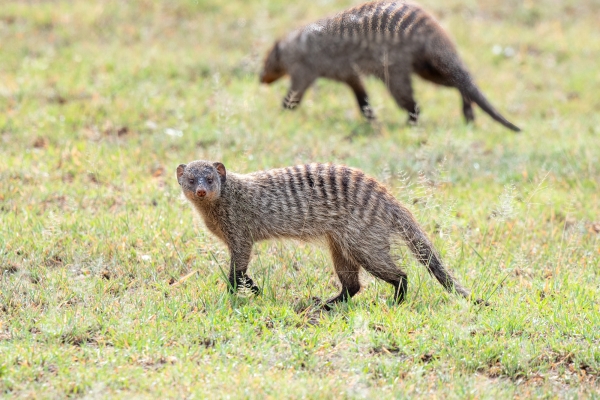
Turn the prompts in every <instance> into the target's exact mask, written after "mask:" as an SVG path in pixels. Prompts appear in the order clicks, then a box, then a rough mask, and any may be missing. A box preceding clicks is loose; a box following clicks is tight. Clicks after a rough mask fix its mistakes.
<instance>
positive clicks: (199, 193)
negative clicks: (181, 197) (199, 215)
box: [196, 189, 206, 197]
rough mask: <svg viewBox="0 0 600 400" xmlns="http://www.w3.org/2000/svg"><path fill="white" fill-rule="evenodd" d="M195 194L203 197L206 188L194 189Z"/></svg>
mask: <svg viewBox="0 0 600 400" xmlns="http://www.w3.org/2000/svg"><path fill="white" fill-rule="evenodd" d="M196 195H197V196H198V197H204V196H206V190H204V189H198V190H196Z"/></svg>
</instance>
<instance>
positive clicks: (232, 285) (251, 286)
mask: <svg viewBox="0 0 600 400" xmlns="http://www.w3.org/2000/svg"><path fill="white" fill-rule="evenodd" d="M240 288H244V289H246V290H250V291H251V292H252V293H253V294H255V295H259V294H260V293H261V290H260V287H259V286H258V285H256V284H255V283H254V281H253V280H252V278H250V277H249V276H248V275H241V276H238V277H237V278H236V280H235V281H234V282H232V281H230V282H229V285H228V290H229V293H231V294H234V293H236V292H237V291H238V290H239V289H240Z"/></svg>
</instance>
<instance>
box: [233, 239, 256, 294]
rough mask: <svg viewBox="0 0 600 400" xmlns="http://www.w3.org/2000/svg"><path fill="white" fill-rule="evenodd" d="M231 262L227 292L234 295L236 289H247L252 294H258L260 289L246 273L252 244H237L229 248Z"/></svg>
mask: <svg viewBox="0 0 600 400" xmlns="http://www.w3.org/2000/svg"><path fill="white" fill-rule="evenodd" d="M230 253H231V261H230V267H229V292H230V293H235V292H236V291H237V290H238V288H240V287H245V288H249V289H250V290H251V291H252V293H254V294H259V293H260V288H259V287H258V286H257V285H256V284H255V283H254V281H253V280H252V278H250V277H249V276H248V275H247V274H246V271H248V263H249V262H250V254H251V253H252V244H250V243H245V244H238V245H236V246H231V248H230Z"/></svg>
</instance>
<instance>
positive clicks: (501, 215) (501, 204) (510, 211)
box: [492, 184, 516, 221]
mask: <svg viewBox="0 0 600 400" xmlns="http://www.w3.org/2000/svg"><path fill="white" fill-rule="evenodd" d="M515 192H516V188H515V185H513V184H510V185H505V186H504V192H502V194H501V195H500V197H499V199H498V200H499V201H498V204H497V206H496V209H494V211H492V217H494V218H496V219H497V220H499V221H507V220H509V219H511V218H512V217H513V216H514V214H515V197H516V193H515Z"/></svg>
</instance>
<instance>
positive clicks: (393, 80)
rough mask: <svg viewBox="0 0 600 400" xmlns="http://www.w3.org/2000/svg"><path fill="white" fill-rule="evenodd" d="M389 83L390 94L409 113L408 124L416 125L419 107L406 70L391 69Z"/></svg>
mask: <svg viewBox="0 0 600 400" xmlns="http://www.w3.org/2000/svg"><path fill="white" fill-rule="evenodd" d="M388 80H389V82H385V80H384V83H386V85H387V87H388V89H389V91H390V93H391V94H392V96H393V97H394V100H396V104H398V106H399V107H401V108H403V109H405V110H406V111H408V123H409V124H416V123H417V121H418V119H419V106H418V105H417V103H416V102H415V99H414V97H413V89H412V83H411V81H410V75H409V74H408V72H407V71H406V70H405V69H404V68H390V69H389V79H388Z"/></svg>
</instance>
